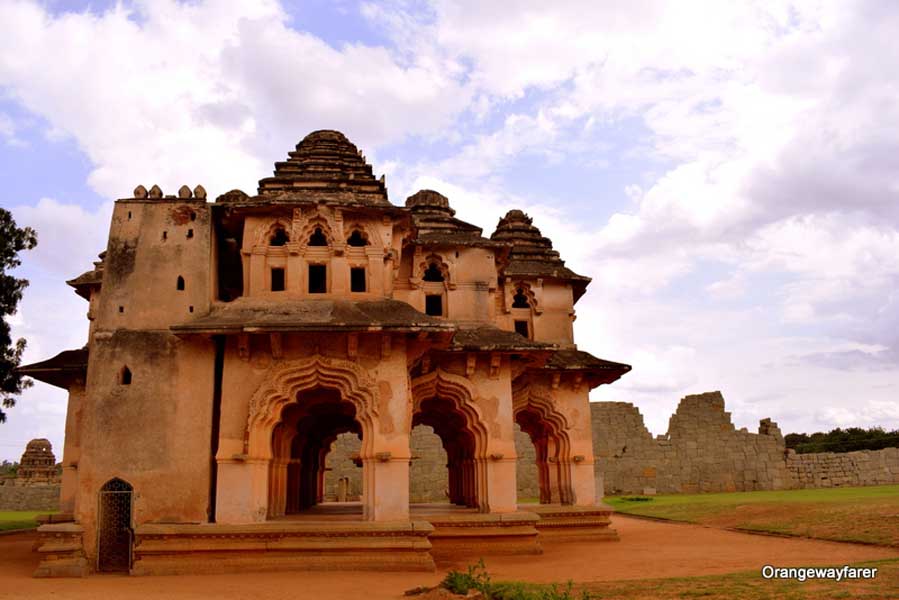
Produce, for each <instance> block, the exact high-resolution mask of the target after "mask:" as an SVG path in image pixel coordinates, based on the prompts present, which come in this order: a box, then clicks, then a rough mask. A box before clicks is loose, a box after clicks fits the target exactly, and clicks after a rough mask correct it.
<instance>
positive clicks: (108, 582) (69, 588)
mask: <svg viewBox="0 0 899 600" xmlns="http://www.w3.org/2000/svg"><path fill="white" fill-rule="evenodd" d="M613 526H614V527H615V528H616V529H618V532H619V533H620V535H621V541H620V542H598V543H589V542H587V543H581V542H552V541H545V542H544V543H543V549H544V554H543V556H527V557H494V558H488V559H486V561H485V562H486V563H487V568H488V570H489V571H490V573H491V575H492V576H493V579H494V581H501V580H522V581H532V582H564V581H566V580H569V579H571V580H573V581H576V582H590V581H609V580H616V579H650V578H657V577H689V576H695V575H712V574H720V573H731V572H735V571H746V570H753V569H760V568H761V567H762V566H763V565H765V564H773V565H777V566H800V565H832V564H843V563H851V562H858V561H864V560H875V559H880V558H895V557H899V549H894V548H892V549H891V548H884V547H875V546H862V545H856V544H842V543H836V542H821V541H815V540H802V539H786V538H778V537H767V536H758V535H749V534H744V533H735V532H730V531H723V530H719V529H712V528H708V527H702V526H698V525H683V524H670V523H662V522H655V521H646V520H640V519H634V518H629V517H625V516H621V515H616V516H615V517H614V521H613ZM33 541H34V534H33V533H25V534H17V535H8V536H0V598H48V599H51V598H52V599H54V600H58V599H68V598H76V599H84V600H88V599H90V600H93V599H95V598H116V599H117V600H118V599H121V600H129V599H133V598H166V599H173V600H182V599H188V598H191V599H192V598H217V599H225V598H235V599H236V598H240V599H244V598H245V599H251V598H253V599H255V598H272V599H287V598H290V599H297V598H310V599H313V598H314V599H316V600H332V599H333V600H343V599H350V598H364V599H365V600H382V599H383V600H387V599H391V600H396V599H398V598H401V597H402V593H403V591H404V590H407V589H410V588H413V587H416V586H421V585H425V586H430V585H435V584H437V583H438V582H439V581H440V579H441V578H442V577H443V574H444V573H445V572H446V571H447V570H448V569H449V568H452V567H460V566H464V565H452V564H441V565H438V572H437V573H371V572H360V573H345V572H289V573H242V574H235V575H191V576H174V577H163V576H159V577H128V576H122V575H94V576H91V577H88V578H85V579H33V578H32V577H31V573H32V572H33V571H34V569H35V567H36V566H37V562H38V558H37V555H36V554H34V553H32V552H31V544H32V542H33ZM472 562H474V561H472Z"/></svg>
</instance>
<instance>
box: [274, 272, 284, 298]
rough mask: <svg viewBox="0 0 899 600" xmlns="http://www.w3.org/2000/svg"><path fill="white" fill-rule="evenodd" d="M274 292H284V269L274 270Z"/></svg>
mask: <svg viewBox="0 0 899 600" xmlns="http://www.w3.org/2000/svg"><path fill="white" fill-rule="evenodd" d="M272 291H273V292H283V291H284V269H278V268H275V269H272Z"/></svg>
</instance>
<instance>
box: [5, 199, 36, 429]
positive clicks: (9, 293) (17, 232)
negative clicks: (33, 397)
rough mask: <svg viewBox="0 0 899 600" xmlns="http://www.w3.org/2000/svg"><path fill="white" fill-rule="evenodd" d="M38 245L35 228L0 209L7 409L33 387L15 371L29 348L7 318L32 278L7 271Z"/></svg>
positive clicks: (16, 265) (11, 313)
mask: <svg viewBox="0 0 899 600" xmlns="http://www.w3.org/2000/svg"><path fill="white" fill-rule="evenodd" d="M36 245H37V235H36V234H35V232H34V230H33V229H32V228H31V227H22V228H20V227H17V226H16V222H15V220H14V219H13V218H12V213H10V212H9V211H8V210H6V209H5V208H0V399H2V405H3V408H11V407H13V406H15V404H16V396H17V395H18V394H21V393H22V390H23V389H25V388H27V387H30V386H31V384H32V382H31V380H30V379H26V378H23V377H22V376H21V375H20V374H18V373H16V372H15V368H16V367H18V366H19V364H20V363H21V360H22V352H24V351H25V339H24V338H19V339H18V340H15V341H13V339H12V335H11V332H10V327H9V323H7V322H6V318H7V317H8V316H10V315H14V314H15V313H16V307H17V306H18V305H19V300H21V299H22V290H24V289H25V287H26V286H28V280H27V279H22V278H17V277H13V276H12V275H9V274H8V273H7V271H9V270H12V269H15V268H16V267H18V266H19V265H20V264H22V261H21V260H20V259H19V252H21V251H22V250H31V249H32V248H34V247H35V246H36ZM4 422H6V413H5V412H4V411H3V409H2V408H0V423H4Z"/></svg>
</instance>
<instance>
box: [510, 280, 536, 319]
mask: <svg viewBox="0 0 899 600" xmlns="http://www.w3.org/2000/svg"><path fill="white" fill-rule="evenodd" d="M518 290H521V291H522V293H523V294H524V297H525V298H526V299H527V303H528V308H530V309H531V310H532V311H534V312H538V311H539V312H542V307H540V308H538V306H539V303H538V302H537V296H536V294H535V293H534V290H533V289H532V288H531V284H530V283H528V282H527V281H515V282H512V286H511V288H510V289H509V296H510V300H511V301H510V302H509V306H510V307H511V306H512V305H513V304H514V301H515V296H517V295H518Z"/></svg>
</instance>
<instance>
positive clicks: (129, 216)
mask: <svg viewBox="0 0 899 600" xmlns="http://www.w3.org/2000/svg"><path fill="white" fill-rule="evenodd" d="M128 220H129V221H130V220H131V211H130V210H129V211H128Z"/></svg>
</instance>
